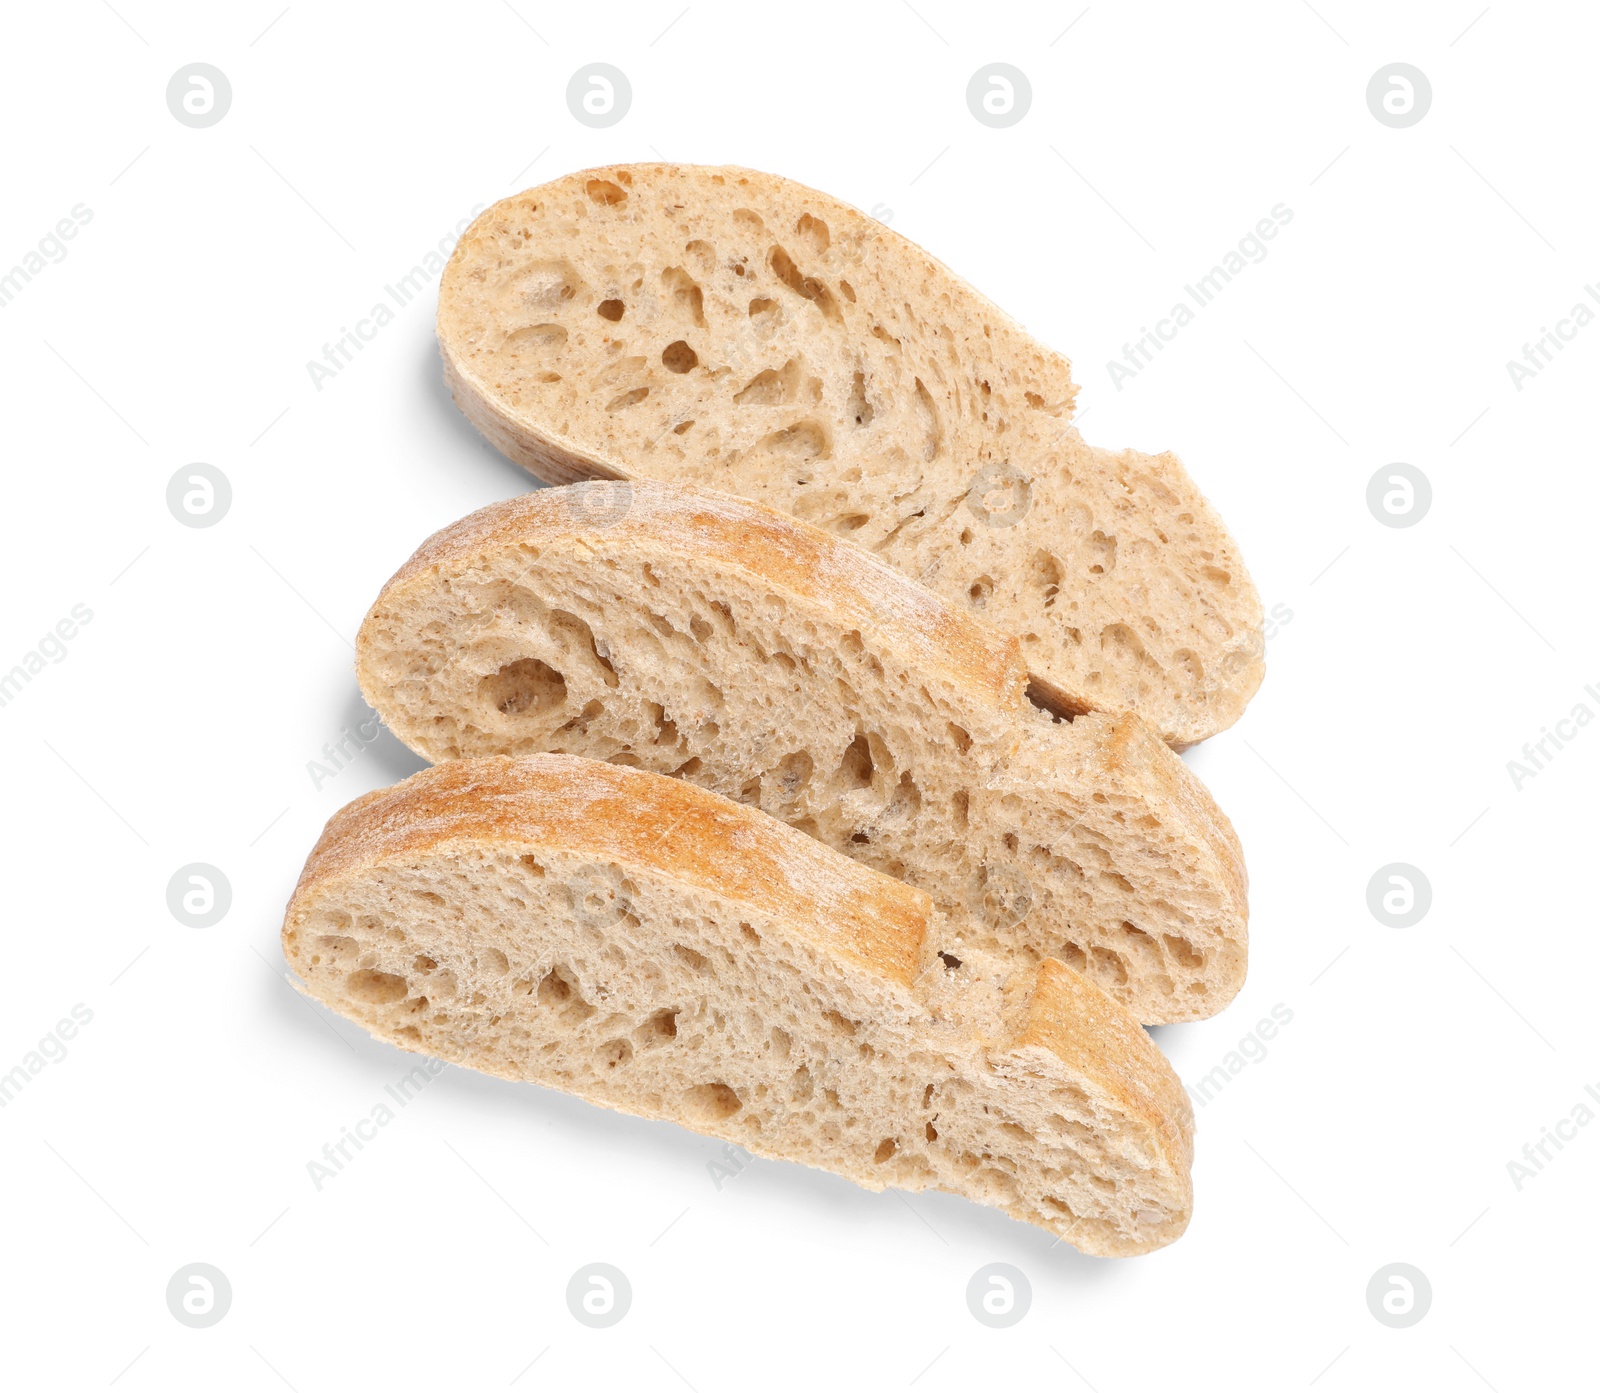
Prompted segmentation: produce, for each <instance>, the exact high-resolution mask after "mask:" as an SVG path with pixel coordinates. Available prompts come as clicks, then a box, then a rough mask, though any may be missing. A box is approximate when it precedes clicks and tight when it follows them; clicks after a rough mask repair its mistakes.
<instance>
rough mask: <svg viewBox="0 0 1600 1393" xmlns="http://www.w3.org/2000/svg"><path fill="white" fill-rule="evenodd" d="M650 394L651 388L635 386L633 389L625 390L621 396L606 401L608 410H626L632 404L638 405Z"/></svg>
mask: <svg viewBox="0 0 1600 1393" xmlns="http://www.w3.org/2000/svg"><path fill="white" fill-rule="evenodd" d="M649 395H650V389H649V388H648V387H635V388H633V389H632V390H631V391H627V392H623V393H621V394H620V395H619V396H615V397H612V398H611V400H610V401H608V402H607V403H606V410H607V411H626V410H627V409H628V408H629V407H630V406H637V405H638V404H639V403H640V402H642V401H643V400H644V399H645V398H646V397H647V396H649Z"/></svg>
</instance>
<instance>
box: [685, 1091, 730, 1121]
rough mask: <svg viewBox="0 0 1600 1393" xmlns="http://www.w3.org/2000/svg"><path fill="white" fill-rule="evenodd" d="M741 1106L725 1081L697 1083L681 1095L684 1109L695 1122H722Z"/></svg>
mask: <svg viewBox="0 0 1600 1393" xmlns="http://www.w3.org/2000/svg"><path fill="white" fill-rule="evenodd" d="M743 1106H744V1103H743V1102H742V1101H741V1099H740V1097H739V1095H738V1094H737V1093H735V1092H734V1091H733V1090H732V1089H731V1088H729V1087H728V1085H727V1084H725V1083H702V1084H697V1085H696V1086H695V1087H693V1088H691V1089H690V1090H689V1091H688V1092H687V1093H685V1094H684V1095H683V1108H684V1111H685V1112H687V1113H688V1114H689V1116H690V1117H692V1118H694V1119H695V1121H697V1122H724V1121H726V1120H727V1119H728V1118H730V1117H732V1116H733V1115H734V1113H736V1112H738V1111H739V1109H740V1108H742V1107H743Z"/></svg>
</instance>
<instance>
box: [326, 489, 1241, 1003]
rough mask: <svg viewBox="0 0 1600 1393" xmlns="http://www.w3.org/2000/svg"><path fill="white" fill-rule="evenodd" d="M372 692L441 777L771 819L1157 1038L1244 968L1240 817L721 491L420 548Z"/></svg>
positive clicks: (903, 589) (395, 608) (366, 678)
mask: <svg viewBox="0 0 1600 1393" xmlns="http://www.w3.org/2000/svg"><path fill="white" fill-rule="evenodd" d="M356 646H357V664H356V665H357V675H358V677H359V678H360V682H361V687H362V690H363V691H364V692H365V694H366V697H367V700H368V701H370V702H371V703H372V705H373V706H374V707H375V708H376V709H377V710H378V711H379V712H380V713H381V714H382V715H383V718H384V720H385V721H386V722H387V723H388V725H389V727H390V728H391V729H392V730H393V731H394V733H395V734H396V735H398V736H399V737H400V739H402V740H403V741H405V742H406V744H408V745H409V746H411V748H412V749H414V750H416V751H417V752H418V753H419V754H422V755H424V756H426V757H427V758H428V759H431V760H436V761H437V760H445V759H455V758H461V757H470V756H475V755H486V754H528V753H533V752H536V751H547V750H548V751H561V752H565V753H569V754H578V755H585V756H588V757H591V758H595V759H606V760H611V761H612V762H614V763H620V764H631V765H636V766H639V767H642V768H645V769H649V770H651V771H653V772H655V773H660V774H676V775H679V776H681V777H683V778H685V779H688V780H690V781H691V782H693V783H697V784H700V785H702V786H704V787H706V788H710V789H713V790H715V791H716V792H718V793H721V794H723V795H724V796H726V797H730V798H734V799H736V800H738V801H740V802H744V803H751V804H755V805H757V806H759V807H761V808H762V809H764V810H765V811H766V812H768V813H771V814H773V815H774V816H776V817H779V818H781V819H782V820H783V821H785V822H787V823H789V824H790V825H792V826H794V827H797V828H799V829H801V830H802V831H805V832H809V833H810V834H812V835H813V836H815V837H817V838H819V839H820V840H822V841H824V842H826V843H827V844H828V845H829V846H831V847H833V848H834V849H835V850H838V851H842V852H845V853H846V854H848V855H849V856H851V857H853V858H855V859H856V860H859V861H862V862H865V863H866V864H868V865H870V866H873V867H874V868H876V869H877V870H880V871H884V872H886V873H888V874H890V875H894V876H898V877H900V878H901V879H904V880H906V881H909V882H910V883H911V884H913V885H916V886H919V887H920V888H922V889H924V890H926V891H928V892H929V893H930V894H931V895H932V896H933V897H934V899H935V901H936V902H937V903H938V904H939V905H940V907H941V908H942V909H944V910H946V911H948V912H951V913H953V914H956V915H957V916H959V917H961V918H962V919H963V921H964V923H965V925H966V927H965V928H964V929H963V935H964V937H963V941H962V942H961V943H959V944H957V943H952V944H949V945H946V946H948V947H949V948H950V950H951V951H952V952H955V953H957V954H959V953H960V952H962V951H963V950H964V949H965V948H968V947H970V948H977V949H985V950H990V951H999V952H1003V953H1007V954H1010V955H1013V956H1014V957H1016V958H1017V959H1018V960H1019V961H1022V962H1028V961H1037V960H1038V959H1040V958H1043V957H1059V958H1062V959H1063V960H1065V961H1066V962H1067V963H1068V964H1069V965H1071V966H1073V967H1075V968H1078V969H1080V970H1082V971H1083V972H1085V973H1086V974H1087V975H1088V976H1089V977H1091V978H1092V979H1093V980H1094V981H1095V982H1096V983H1097V984H1098V985H1100V986H1101V987H1103V988H1105V989H1106V990H1107V991H1108V992H1110V993H1111V994H1112V995H1113V996H1114V997H1116V998H1117V999H1118V1000H1119V1001H1121V1002H1122V1003H1123V1004H1124V1005H1126V1006H1127V1007H1128V1008H1129V1009H1130V1010H1131V1011H1132V1012H1133V1013H1134V1014H1135V1015H1136V1016H1137V1017H1138V1018H1139V1019H1140V1020H1144V1021H1151V1022H1166V1021H1178V1020H1194V1019H1198V1018H1201V1017H1205V1016H1210V1015H1213V1014H1215V1013H1216V1012H1217V1011H1219V1010H1221V1008H1222V1007H1223V1006H1224V1005H1226V1004H1227V1002H1228V1001H1229V1000H1230V999H1231V998H1232V997H1233V995H1234V994H1235V993H1236V992H1237V991H1238V989H1239V987H1240V985H1241V984H1242V982H1243V980H1244V972H1245V932H1246V907H1245V874H1244V864H1243V860H1242V858H1241V855H1240V851H1239V846H1238V842H1237V841H1236V839H1235V838H1234V835H1233V830H1232V828H1231V827H1230V826H1229V824H1228V821H1227V819H1226V818H1225V817H1224V816H1223V815H1222V813H1221V811H1220V810H1219V809H1218V808H1217V806H1216V804H1215V803H1213V802H1212V800H1211V798H1210V796H1209V795H1208V794H1207V793H1206V791H1205V788H1204V787H1203V786H1202V785H1201V783H1200V781H1199V780H1198V779H1197V778H1195V777H1194V775H1193V774H1191V773H1190V772H1189V770H1188V769H1187V768H1185V766H1184V764H1183V761H1182V760H1180V759H1179V758H1178V757H1177V756H1176V755H1175V754H1173V753H1172V751H1171V750H1169V749H1168V748H1167V747H1166V746H1165V745H1163V744H1162V743H1161V742H1160V741H1159V740H1158V739H1157V738H1156V737H1155V736H1154V734H1152V733H1151V732H1150V731H1149V730H1147V729H1146V728H1145V727H1144V726H1143V725H1142V724H1141V723H1140V722H1139V720H1138V719H1137V718H1136V717H1134V716H1131V715H1123V716H1115V717H1114V716H1107V715H1085V716H1079V717H1077V718H1076V719H1075V720H1073V721H1071V722H1070V723H1069V722H1065V721H1055V720H1053V719H1052V718H1051V717H1050V716H1048V715H1046V714H1045V713H1043V712H1041V711H1037V710H1035V709H1034V708H1033V707H1032V706H1030V705H1029V703H1028V701H1027V699H1026V696H1025V686H1026V678H1025V674H1024V670H1023V665H1022V660H1021V657H1020V655H1019V652H1018V646H1017V642H1016V640H1015V639H1013V638H1009V637H1007V636H1005V635H1002V634H1000V633H998V632H996V631H993V630H990V629H988V628H986V627H985V626H983V625H981V624H979V623H978V622H976V621H975V620H973V619H972V618H970V617H969V616H968V615H967V614H965V613H963V612H961V611H958V610H955V609H952V608H951V607H950V606H949V605H946V604H945V603H944V602H943V601H942V600H940V599H939V598H938V597H937V596H935V595H934V594H932V593H931V592H930V591H927V590H925V589H923V588H922V587H921V586H918V585H916V584H914V583H913V582H911V581H909V580H907V579H906V578H905V577H904V576H903V575H901V574H900V573H899V572H898V571H895V570H893V569H891V568H890V567H888V566H887V565H885V564H884V563H883V562H881V561H879V560H877V559H876V558H875V557H873V556H872V555H871V554H870V553H868V552H865V551H863V550H861V549H860V548H857V547H853V546H851V545H850V544H849V543H848V542H845V541H843V540H841V539H839V538H837V537H835V536H833V535H832V534H831V533H827V532H824V531H822V530H820V529H818V528H815V527H812V526H810V525H809V524H806V523H803V522H800V521H798V520H797V519H795V518H792V517H789V516H788V515H787V514H784V513H780V512H777V511H775V510H774V509H771V508H767V507H763V506H761V505H759V504H756V503H751V502H749V501H748V500H745V499H739V498H734V497H732V496H730V495H727V494H719V493H715V492H713V491H711V490H702V489H691V488H686V487H681V486H673V485H666V484H655V483H626V482H611V483H604V482H591V483H584V484H573V485H568V486H566V487H564V488H559V489H541V490H537V491H535V492H533V493H530V494H527V495H525V496H523V497H521V498H513V499H508V500H507V501H505V502H503V503H496V504H492V505H490V506H489V507H487V508H485V509H483V510H482V511H480V512H477V513H474V514H473V515H472V516H471V517H469V518H466V519H464V520H463V521H461V522H459V523H457V524H456V525H455V526H453V527H449V528H446V529H445V530H444V531H443V532H440V533H439V534H437V535H436V536H435V537H433V538H432V539H431V540H430V541H428V542H426V543H425V544H424V545H423V546H422V548H421V549H420V550H419V551H418V552H417V554H416V555H415V556H414V557H413V558H412V559H411V560H410V561H409V562H408V563H407V564H406V565H405V566H404V567H402V568H401V570H400V572H399V573H398V574H397V575H396V576H395V577H394V579H393V580H391V581H390V582H389V584H388V586H387V587H386V588H385V589H384V591H383V593H382V594H381V595H380V596H379V597H378V600H377V601H376V603H375V604H374V605H373V607H372V610H371V612H370V613H369V614H368V615H367V618H366V620H365V622H364V623H363V624H362V627H361V632H360V634H359V636H358V638H357V644H356Z"/></svg>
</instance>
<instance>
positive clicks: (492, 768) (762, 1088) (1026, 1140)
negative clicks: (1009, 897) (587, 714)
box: [283, 755, 1193, 1256]
mask: <svg viewBox="0 0 1600 1393" xmlns="http://www.w3.org/2000/svg"><path fill="white" fill-rule="evenodd" d="M931 914H932V906H931V904H930V902H929V900H928V898H927V896H925V895H923V894H921V893H920V892H918V891H916V890H913V889H911V888H910V887H908V886H906V885H903V884H901V883H900V882H899V881H896V880H892V879H890V878H889V877H887V876H881V875H878V874H877V873H875V872H873V871H869V870H867V869H866V868H865V867H862V866H858V865H856V864H855V863H854V862H852V861H850V860H848V859H847V858H845V857H842V856H839V855H837V854H835V853H834V852H832V851H829V850H828V849H827V848H826V847H824V846H822V845H821V844H820V843H818V842H816V841H814V840H812V839H811V838H809V837H805V836H802V835H800V834H799V833H798V832H795V831H792V830H791V829H790V828H787V827H785V826H784V825H783V824H782V823H780V822H777V821H776V820H774V819H772V818H769V817H767V816H766V815H765V814H763V813H761V812H758V811H757V810H755V809H753V808H747V807H742V806H740V805H739V804H736V803H731V802H729V801H728V800H727V799H724V798H719V797H718V796H716V795H715V794H712V793H707V792H704V791H703V790H701V789H697V788H694V787H692V786H690V785H688V784H685V783H683V782H682V781H680V780H676V779H665V778H661V777H659V776H657V775H654V774H647V773H643V772H641V771H639V770H634V769H625V768H619V767H617V766H615V765H607V764H599V763H595V762H593V761H591V760H582V759H573V758H570V757H566V756H559V755H554V756H552V755H540V756H534V757H531V758H528V759H523V760H513V759H484V760H470V761H460V762H456V763H452V764H446V765H440V766H438V767H437V768H433V769H427V770H424V771H423V772H422V773H420V774H416V775H413V776H412V777H411V778H409V779H407V780H406V781H405V782H404V783H402V784H398V785H396V786H395V787H394V788H390V789H385V790H383V791H381V792H378V793H374V794H368V795H367V796H366V797H364V798H361V799H358V800H357V801H356V802H354V803H352V804H351V805H350V806H349V807H347V808H345V809H344V810H343V811H342V812H339V813H337V814H335V815H334V817H333V819H332V820H331V821H330V822H329V823H328V826H327V829H326V830H325V831H324V832H323V834H322V838H321V840H320V841H319V842H318V843H317V846H316V848H315V850H314V851H313V852H312V853H311V857H310V859H309V860H308V861H307V863H306V867H305V870H304V872H303V873H302V874H301V877H300V882H299V885H298V886H297V887H296V889H295V892H294V897H293V899H292V900H291V901H290V903H289V908H288V912H287V915H286V916H285V919H284V926H283V951H284V956H285V957H286V958H287V960H288V962H289V965H290V967H292V968H293V969H294V971H295V972H296V973H297V974H299V976H300V977H301V979H302V980H303V982H304V983H305V987H306V990H307V991H308V992H309V993H310V994H311V995H312V996H314V997H316V998H318V999H320V1000H321V1001H323V1002H325V1003H326V1004H327V1005H328V1006H330V1007H331V1008H332V1009H333V1010H335V1011H338V1012H340V1013H341V1014H343V1015H345V1016H348V1017H349V1018H350V1019H351V1020H353V1021H356V1022H357V1023H359V1024H360V1025H361V1026H363V1027H364V1028H365V1029H367V1030H369V1031H371V1032H372V1034H374V1035H376V1036H377V1037H378V1038H380V1039H382V1040H387V1041H389V1042H390V1043H391V1044H395V1045H399V1046H400V1047H401V1048H403V1049H409V1050H417V1051H420V1052H423V1053H426V1054H429V1055H433V1056H435V1057H437V1058H439V1059H443V1060H448V1061H450V1062H452V1063H455V1064H461V1065H465V1066H467V1067H469V1068H473V1069H480V1070H483V1071H484V1072H486V1073H490V1074H496V1075H499V1076H500V1077H501V1078H507V1079H521V1080H527V1081H530V1082H533V1083H539V1084H544V1085H546V1086H548V1087H552V1088H560V1089H563V1090H565V1091H567V1092H569V1093H575V1094H577V1095H578V1096H579V1097H582V1098H586V1099H588V1100H589V1101H591V1102H594V1103H598V1104H600V1105H602V1106H604V1107H609V1108H615V1109H617V1110H618V1111H621V1112H629V1113H636V1114H639V1115H640V1116H644V1117H652V1118H666V1119H668V1120H670V1121H673V1122H678V1123H681V1124H682V1125H684V1126H686V1127H690V1128H692V1129H694V1130H695V1131H698V1132H704V1133H707V1134H708V1135H711V1136H715V1137H722V1138H726V1139H727V1140H729V1141H733V1142H737V1143H738V1144H739V1145H740V1146H743V1147H745V1148H747V1149H748V1150H749V1151H751V1152H754V1153H756V1154H758V1155H762V1156H770V1157H777V1158H782V1159H785V1160H792V1161H802V1162H805V1163H806V1164H808V1165H813V1166H821V1167H824V1168H826V1169H828V1170H832V1171H836V1172H838V1173H839V1174H840V1175H843V1176H846V1177H848V1178H849V1179H851V1180H853V1181H855V1182H856V1183H857V1184H860V1185H864V1186H866V1187H867V1188H868V1189H872V1190H881V1189H883V1188H885V1187H886V1186H895V1187H898V1188H900V1189H905V1190H924V1189H930V1188H934V1189H942V1190H949V1191H952V1192H953V1193H955V1194H959V1195H965V1196H967V1197H968V1198H970V1199H973V1200H976V1201H977V1202H979V1203H981V1204H988V1205H993V1206H995V1207H997V1208H1000V1209H1003V1210H1005V1211H1006V1212H1007V1213H1008V1214H1011V1215H1013V1216H1014V1217H1016V1218H1018V1219H1022V1220H1025V1221H1026V1222H1028V1223H1032V1224H1038V1225H1040V1226H1041V1227H1043V1228H1046V1229H1049V1230H1050V1231H1051V1232H1052V1233H1056V1234H1059V1235H1060V1236H1061V1237H1062V1238H1064V1239H1066V1240H1067V1241H1068V1242H1069V1243H1072V1244H1074V1245H1076V1246H1077V1247H1079V1248H1081V1249H1082V1250H1083V1251H1085V1252H1087V1253H1095V1254H1100V1255H1105V1256H1123V1255H1129V1254H1134V1253H1142V1252H1146V1251H1148V1250H1150V1249H1152V1248H1157V1247H1160V1246H1162V1245H1163V1244H1166V1243H1170V1242H1171V1241H1172V1240H1173V1239H1175V1238H1176V1237H1177V1236H1178V1235H1179V1234H1181V1233H1182V1232H1183V1229H1184V1227H1185V1225H1186V1224H1187V1222H1188V1218H1189V1211H1190V1205H1191V1190H1190V1179H1189V1166H1190V1160H1191V1155H1192V1133H1193V1118H1192V1114H1191V1111H1190V1108H1189V1102H1188V1099H1187V1097H1186V1096H1185V1094H1184V1092H1183V1088H1182V1086H1181V1085H1180V1084H1179V1082H1178V1079H1177V1077H1176V1076H1175V1075H1174V1074H1173V1072H1172V1069H1171V1068H1170V1066H1169V1065H1168V1064H1167V1062H1166V1060H1165V1059H1164V1058H1163V1057H1162V1055H1161V1053H1160V1051H1159V1050H1157V1049H1156V1047H1155V1045H1154V1044H1152V1043H1151V1041H1150V1039H1149V1037H1148V1036H1146V1035H1145V1033H1144V1031H1142V1030H1141V1029H1140V1028H1139V1026H1138V1025H1137V1023H1135V1022H1134V1020H1133V1018H1132V1017H1131V1016H1129V1015H1128V1014H1127V1013H1126V1012H1124V1011H1123V1010H1122V1009H1121V1008H1120V1007H1118V1006H1117V1005H1116V1003H1115V1002H1113V1001H1111V1000H1110V998H1108V997H1107V996H1105V994H1104V993H1102V992H1100V991H1098V990H1097V989H1096V988H1095V987H1093V986H1092V985H1091V984H1090V983H1088V982H1086V981H1085V980H1084V979H1083V978H1082V977H1080V976H1079V975H1078V974H1077V973H1075V972H1073V971H1072V970H1071V969H1070V968H1068V967H1066V966H1064V965H1063V964H1061V963H1059V962H1055V961H1046V962H1044V963H1042V964H1040V965H1039V966H1038V967H1036V968H1031V969H1028V970H1026V971H1024V972H1022V973H1020V974H1017V975H1016V976H1014V977H1013V976H1011V975H1010V974H1009V973H1008V972H1007V970H1006V968H1005V967H1004V966H999V965H996V964H994V963H985V962H981V961H979V960H977V959H974V960H973V961H972V962H969V963H963V964H962V965H961V966H960V967H959V968H954V969H952V968H949V967H948V966H947V965H946V964H945V963H944V961H943V960H942V959H940V958H939V957H937V956H936V955H935V953H934V946H933V945H934V943H935V941H936V936H935V931H934V929H933V927H932V925H931V922H930V920H931Z"/></svg>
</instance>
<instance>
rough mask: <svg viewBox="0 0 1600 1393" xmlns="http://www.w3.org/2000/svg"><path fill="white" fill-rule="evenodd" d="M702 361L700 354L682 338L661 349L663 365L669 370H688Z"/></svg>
mask: <svg viewBox="0 0 1600 1393" xmlns="http://www.w3.org/2000/svg"><path fill="white" fill-rule="evenodd" d="M699 361H700V355H699V354H698V353H696V352H695V351H694V349H692V348H690V347H689V345H688V344H686V343H685V342H684V341H683V340H682V339H677V340H676V341H674V342H672V343H669V344H668V345H667V346H666V347H665V348H663V349H662V350H661V365H662V366H663V367H664V368H666V370H667V371H668V372H688V371H689V369H690V368H692V367H694V366H695V365H696V364H697V363H698V362H699Z"/></svg>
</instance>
